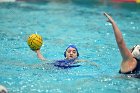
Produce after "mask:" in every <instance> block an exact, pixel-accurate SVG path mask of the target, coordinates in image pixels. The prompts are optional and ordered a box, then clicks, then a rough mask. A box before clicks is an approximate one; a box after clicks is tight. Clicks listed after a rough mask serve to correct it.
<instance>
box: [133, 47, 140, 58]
mask: <svg viewBox="0 0 140 93" xmlns="http://www.w3.org/2000/svg"><path fill="white" fill-rule="evenodd" d="M131 53H132V55H133V56H134V57H135V58H137V59H138V60H140V45H135V46H134V47H133V48H132V49H131Z"/></svg>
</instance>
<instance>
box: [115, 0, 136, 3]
mask: <svg viewBox="0 0 140 93" xmlns="http://www.w3.org/2000/svg"><path fill="white" fill-rule="evenodd" d="M112 2H118V3H119V2H120V3H121V2H136V0H112Z"/></svg>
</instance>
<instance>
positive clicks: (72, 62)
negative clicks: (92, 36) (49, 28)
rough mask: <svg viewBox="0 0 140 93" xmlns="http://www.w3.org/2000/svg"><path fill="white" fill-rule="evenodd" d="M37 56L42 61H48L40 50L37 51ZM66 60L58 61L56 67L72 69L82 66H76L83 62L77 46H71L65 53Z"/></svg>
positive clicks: (55, 63)
mask: <svg viewBox="0 0 140 93" xmlns="http://www.w3.org/2000/svg"><path fill="white" fill-rule="evenodd" d="M36 53H37V56H38V58H39V59H41V60H47V59H45V58H44V57H43V55H42V54H41V52H40V49H39V50H36ZM64 57H65V59H63V60H56V61H55V62H54V66H57V67H61V68H71V67H79V66H80V65H76V63H77V62H80V61H83V60H79V59H78V57H79V52H78V49H77V48H76V46H75V45H69V46H68V47H67V48H66V50H65V52H64Z"/></svg>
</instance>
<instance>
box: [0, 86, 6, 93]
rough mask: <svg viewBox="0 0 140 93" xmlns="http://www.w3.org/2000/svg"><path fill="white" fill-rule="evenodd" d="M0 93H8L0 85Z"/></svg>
mask: <svg viewBox="0 0 140 93" xmlns="http://www.w3.org/2000/svg"><path fill="white" fill-rule="evenodd" d="M0 93H8V91H7V89H6V88H5V87H4V86H2V85H0Z"/></svg>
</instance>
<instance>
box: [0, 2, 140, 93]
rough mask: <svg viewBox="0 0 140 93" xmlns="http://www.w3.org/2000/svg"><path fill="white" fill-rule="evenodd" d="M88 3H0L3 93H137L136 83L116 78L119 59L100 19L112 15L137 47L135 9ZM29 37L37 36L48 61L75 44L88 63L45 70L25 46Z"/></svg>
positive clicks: (110, 34) (138, 7)
mask: <svg viewBox="0 0 140 93" xmlns="http://www.w3.org/2000/svg"><path fill="white" fill-rule="evenodd" d="M89 1H90V2H80V0H71V1H70V0H69V2H63V3H60V2H30V3H29V2H15V3H0V84H1V85H4V86H6V87H7V89H8V91H9V93H140V80H139V79H135V78H120V75H119V74H118V70H119V69H120V63H121V56H120V53H119V51H118V48H117V45H116V42H115V38H114V34H113V29H112V27H111V25H110V24H109V23H107V22H106V20H107V19H106V18H105V16H103V12H105V11H106V12H108V13H110V14H111V15H112V16H113V18H114V19H115V20H116V23H117V24H118V26H119V28H120V29H121V31H122V33H123V36H124V39H125V41H126V44H127V46H128V47H129V48H131V47H132V46H133V45H135V44H140V40H139V35H140V34H139V33H140V23H139V22H140V16H139V14H140V5H138V4H114V3H101V2H100V3H99V2H91V1H92V0H89ZM33 33H38V34H40V35H41V36H42V37H43V40H44V41H43V42H44V43H43V46H42V48H41V52H42V54H43V55H44V56H45V57H46V58H48V59H49V60H52V61H53V60H58V59H63V58H64V55H63V53H64V51H65V48H66V47H67V46H68V45H69V44H75V45H76V46H77V47H78V50H79V53H80V57H79V58H80V59H84V60H87V61H88V62H87V63H79V64H80V65H81V66H80V67H77V68H72V69H59V68H55V67H52V66H50V65H46V64H45V62H42V61H40V60H39V59H38V58H37V57H36V54H35V53H34V52H33V51H31V50H30V49H29V47H28V45H27V42H26V41H27V38H28V36H29V35H30V34H33ZM93 62H95V63H97V64H98V67H95V66H93V65H92V63H93Z"/></svg>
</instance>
